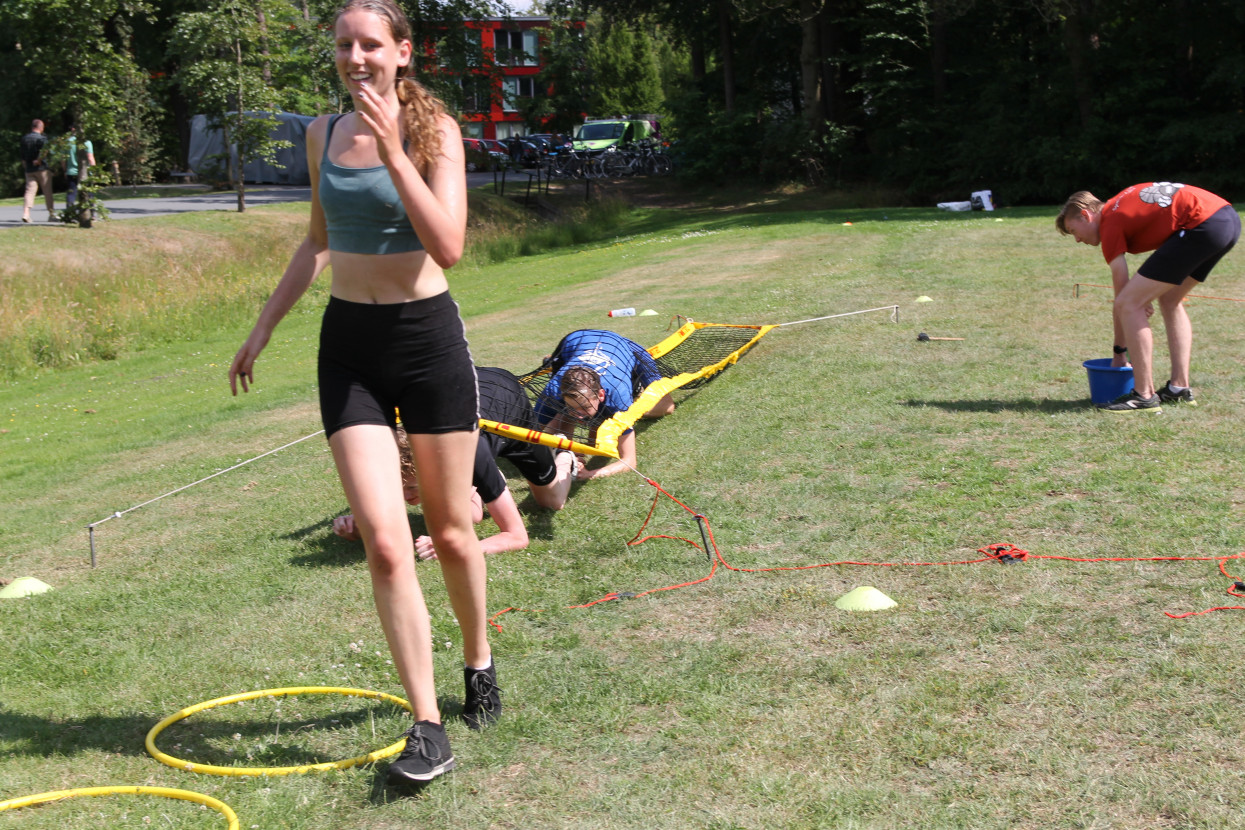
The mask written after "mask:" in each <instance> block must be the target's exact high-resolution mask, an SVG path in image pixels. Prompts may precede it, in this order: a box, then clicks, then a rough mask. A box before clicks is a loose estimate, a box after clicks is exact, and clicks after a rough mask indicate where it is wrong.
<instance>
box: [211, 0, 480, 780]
mask: <svg viewBox="0 0 1245 830" xmlns="http://www.w3.org/2000/svg"><path fill="white" fill-rule="evenodd" d="M334 31H335V38H336V41H335V42H336V48H335V54H336V65H337V72H338V74H339V75H340V77H341V80H342V83H343V84H344V85H345V87H346V89H347V90H348V91H349V93H350V97H351V100H352V101H353V103H354V112H351V113H347V114H345V115H339V116H323V117H321V118H318V119H316V121H315V122H313V123H312V125H311V127H310V128H309V129H308V131H307V158H308V162H309V165H310V168H311V222H310V226H309V228H308V231H307V236H306V238H305V239H304V240H303V242H302V244H301V245H300V246H299V247H298V249H297V250H296V251H295V252H294V256H293V258H292V259H291V260H290V264H289V265H288V266H287V267H286V270H285V273H284V275H283V276H282V277H281V280H280V282H279V283H278V284H277V287H276V289H275V290H274V292H273V294H272V296H271V297H270V298H269V300H268V302H267V303H266V304H265V305H264V308H263V310H262V311H261V312H260V315H259V321H258V322H257V323H256V324H255V328H254V329H253V330H252V331H251V334H250V336H249V337H248V338H247V341H246V343H245V344H243V346H242V348H241V349H240V350H239V351H238V354H237V355H236V356H235V357H234V359H233V364H232V365H231V366H230V369H229V383H230V387H231V388H232V390H233V393H234V394H235V395H236V394H237V383H238V381H241V385H242V391H243V392H246V391H247V390H248V384H250V383H254V382H255V376H254V373H253V368H254V364H255V359H256V358H257V357H258V356H259V353H260V352H261V351H262V350H263V348H264V346H266V345H267V343H268V340H269V338H270V337H271V336H272V332H273V329H274V328H275V327H276V325H277V323H278V322H280V321H281V319H282V318H284V317H285V315H286V314H287V313H288V312H289V310H290V308H292V307H293V305H294V303H295V302H296V301H297V300H298V298H299V297H301V296H302V295H303V294H304V293H305V292H306V290H307V288H308V286H309V285H310V284H311V283H312V281H313V280H314V279H315V278H316V276H317V275H319V273H320V272H321V271H323V270H324V268H325V266H327V265H330V264H331V265H332V274H333V276H332V286H331V291H330V293H331V297H330V299H329V304H328V307H327V308H326V310H325V312H324V321H323V324H322V327H321V332H320V353H319V364H318V365H319V370H318V371H319V386H320V410H321V417H322V418H323V420H324V430H325V434H326V436H327V437H328V441H329V446H330V448H331V449H332V453H333V460H334V462H335V463H336V465H337V472H338V475H339V476H340V478H341V483H342V488H343V489H344V490H345V493H346V499H347V501H348V502H349V503H350V508H351V511H352V512H353V514H354V516H355V522H356V524H357V527H358V529H359V531H360V532H361V534H362V536H363V543H364V546H365V549H366V551H367V562H368V569H369V571H370V573H371V578H372V594H373V597H374V599H375V602H376V609H377V612H378V613H379V616H380V622H381V626H382V628H383V629H384V632H385V638H386V640H387V641H388V643H389V650H390V652H391V653H392V655H393V662H394V665H395V666H396V667H397V670H398V676H399V678H400V679H401V681H402V685H403V687H404V688H405V690H406V694H407V698H408V699H409V700H410V702H411V705H412V708H413V709H414V712H415V721H416V722H415V725H414V726H412V727H411V728H410V730H408V732H407V741H406V748H405V749H404V750H403V752H402V754H401V755H400V756H399V757H398V759H397V760H396V761H394V762H393V763H392V764H391V765H390V767H389V780H390V782H391V783H402V782H427V781H430V780H432V779H433V778H436V777H437V776H439V775H441V774H442V773H444V772H447V771H448V770H450V769H452V768H453V766H454V756H453V753H452V752H451V750H450V746H449V741H448V739H447V737H446V734H445V730H444V728H443V727H442V725H441V715H440V711H439V709H438V707H437V697H436V689H435V686H434V684H433V677H432V642H431V629H430V624H429V618H428V611H427V609H426V607H425V605H424V599H423V595H422V593H421V591H420V587H419V581H418V579H417V578H416V576H415V557H414V543H413V540H412V538H411V530H410V525H409V524H408V522H407V518H406V506H405V502H404V501H403V498H402V478H401V475H400V472H399V470H400V468H399V464H398V449H397V445H396V444H395V443H394V440H393V427H394V424H395V417H394V411H395V408H396V409H397V410H398V411H399V412H400V414H401V418H402V423H403V425H404V426H405V428H406V430H407V432H408V434H409V436H410V442H411V449H412V453H413V455H414V460H415V467H416V470H417V474H418V479H419V489H420V492H421V493H422V494H423V509H424V518H425V520H426V522H427V524H428V530H429V534H430V535H431V536H432V538H433V540H434V543H435V545H436V549H437V552H438V557H439V559H440V560H441V567H442V571H443V572H444V575H445V585H446V591H447V593H448V594H449V599H450V604H451V605H452V606H453V610H454V614H455V616H456V617H457V619H458V623H459V626H460V627H461V629H462V634H463V652H464V654H463V656H464V659H465V662H466V668H465V671H464V676H465V679H466V683H467V691H466V698H465V703H464V707H463V717H464V719H465V720H466V722H467V725H468V726H470V727H472V728H477V729H478V728H479V727H480V726H482V725H484V724H486V723H489V722H491V721H493V720H495V719H496V718H497V716H498V715H499V714H500V712H501V701H500V694H499V691H498V689H497V685H496V672H495V669H494V667H493V662H492V655H491V652H490V649H489V644H488V636H487V619H486V604H485V564H484V554H483V552H482V551H481V549H480V543H479V541H478V540H477V539H476V535H475V530H474V528H473V527H472V522H471V512H470V505H471V499H470V491H471V470H472V460H473V458H474V455H475V448H476V440H477V439H476V425H477V417H478V416H477V406H478V403H477V397H478V395H477V390H476V376H475V371H474V369H473V367H472V361H471V355H470V353H469V351H468V348H467V340H466V336H465V333H464V328H463V323H462V320H461V318H460V316H459V313H458V306H457V304H456V303H455V302H454V301H453V300H452V299H451V298H450V295H449V288H448V283H447V281H446V277H445V271H444V269H446V268H449V267H450V266H452V265H454V263H456V262H457V261H458V260H459V258H460V257H461V256H462V253H463V241H464V236H465V233H466V216H467V198H466V180H465V176H464V172H463V149H462V146H463V145H462V141H461V137H462V136H461V133H460V132H459V129H458V126H457V124H456V123H455V122H454V120H453V119H452V118H451V117H450V116H449V115H447V114H446V112H445V109H444V106H443V105H442V104H441V102H440V101H438V100H437V99H436V98H434V97H433V96H432V95H431V94H430V93H429V92H428V91H427V90H426V89H424V88H423V87H422V86H421V85H420V84H418V83H417V82H416V81H414V80H413V79H412V78H410V77H409V74H410V73H411V71H412V70H411V65H410V64H411V56H412V44H411V32H410V24H409V23H408V22H407V19H406V16H405V15H404V14H403V13H402V11H401V10H400V9H399V8H398V7H397V6H396V5H395V4H394V3H393V2H392V0H350V2H349V3H347V5H346V6H345V7H344V8H343V9H342V10H341V11H340V12H339V13H338V15H337V19H336V23H335V30H334Z"/></svg>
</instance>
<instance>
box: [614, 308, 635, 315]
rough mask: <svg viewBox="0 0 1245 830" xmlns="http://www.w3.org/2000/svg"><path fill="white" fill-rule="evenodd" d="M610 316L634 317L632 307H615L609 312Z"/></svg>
mask: <svg viewBox="0 0 1245 830" xmlns="http://www.w3.org/2000/svg"><path fill="white" fill-rule="evenodd" d="M609 316H610V317H634V316H635V309H634V308H616V309H614V310H613V311H611V312H610V313H609Z"/></svg>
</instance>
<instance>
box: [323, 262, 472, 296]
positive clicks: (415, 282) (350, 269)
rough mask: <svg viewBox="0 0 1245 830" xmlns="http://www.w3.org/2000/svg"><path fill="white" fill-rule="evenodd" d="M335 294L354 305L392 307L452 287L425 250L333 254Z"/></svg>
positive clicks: (332, 291) (333, 288)
mask: <svg viewBox="0 0 1245 830" xmlns="http://www.w3.org/2000/svg"><path fill="white" fill-rule="evenodd" d="M330 257H331V263H332V268H333V284H332V287H331V288H330V292H331V293H332V295H333V296H334V297H336V298H338V299H339V300H346V301H347V302H351V303H375V304H377V305H388V304H394V303H409V302H411V301H412V300H423V299H427V298H428V297H435V296H436V295H438V294H441V293H444V292H445V291H446V290H447V289H448V288H449V283H448V282H447V281H446V279H445V272H444V271H442V270H441V266H439V265H437V264H436V262H434V261H433V259H432V257H430V256H428V254H427V252H425V251H409V252H407V253H401V254H349V253H343V252H341V251H333V252H332V253H331V254H330Z"/></svg>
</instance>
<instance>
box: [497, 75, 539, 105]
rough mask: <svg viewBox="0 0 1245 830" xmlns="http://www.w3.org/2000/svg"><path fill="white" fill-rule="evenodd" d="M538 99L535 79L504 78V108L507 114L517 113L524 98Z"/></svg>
mask: <svg viewBox="0 0 1245 830" xmlns="http://www.w3.org/2000/svg"><path fill="white" fill-rule="evenodd" d="M535 97H536V82H535V80H534V79H533V78H504V79H503V80H502V99H503V101H504V103H503V104H502V108H503V109H504V110H505V111H506V112H517V111H518V109H519V101H520V100H522V99H524V98H535Z"/></svg>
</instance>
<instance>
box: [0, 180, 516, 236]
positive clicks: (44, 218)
mask: <svg viewBox="0 0 1245 830" xmlns="http://www.w3.org/2000/svg"><path fill="white" fill-rule="evenodd" d="M492 183H493V174H492V173H468V174H467V186H468V187H479V186H480V185H482V184H492ZM310 198H311V188H310V187H290V186H279V185H258V184H257V185H249V186H248V187H247V189H246V206H247V207H248V208H252V207H257V206H259V205H275V204H279V203H281V202H306V201H308V200H309V199H310ZM104 205H105V206H107V208H108V213H109V216H108V218H109V219H133V218H134V217H137V216H169V215H171V214H174V213H189V212H191V211H196V210H229V211H237V209H238V194H237V193H235V192H233V191H232V190H220V191H210V190H204V191H203V192H202V193H194V194H191V195H188V196H168V197H147V198H141V199H108V200H106V201H105V202H104ZM64 207H65V194H64V193H57V194H56V209H57V210H58V211H59V210H61V209H62V208H64ZM30 219H31V222H30V225H26V226H25V227H28V228H29V227H34V226H37V225H44V226H46V225H51V224H52V223H50V222H48V214H47V210H46V209H45V208H44V206H43V194H42V193H40V194H39V196H38V198H36V199H35V207H34V210H32V211H31V212H30ZM20 227H23V222H22V206H21V205H13V206H0V228H20Z"/></svg>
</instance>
